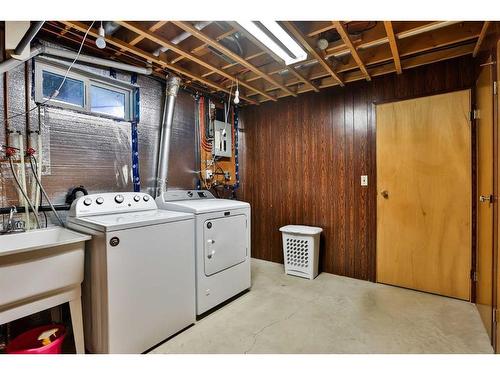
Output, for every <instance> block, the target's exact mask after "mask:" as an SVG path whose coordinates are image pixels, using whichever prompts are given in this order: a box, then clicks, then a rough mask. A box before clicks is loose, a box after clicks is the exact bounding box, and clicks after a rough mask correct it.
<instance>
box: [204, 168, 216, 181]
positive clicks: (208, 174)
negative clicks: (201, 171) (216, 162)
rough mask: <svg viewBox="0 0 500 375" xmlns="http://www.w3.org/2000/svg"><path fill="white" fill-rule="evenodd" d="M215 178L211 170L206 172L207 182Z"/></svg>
mask: <svg viewBox="0 0 500 375" xmlns="http://www.w3.org/2000/svg"><path fill="white" fill-rule="evenodd" d="M213 176H214V172H213V171H212V170H211V169H206V170H205V180H211V179H212V177H213Z"/></svg>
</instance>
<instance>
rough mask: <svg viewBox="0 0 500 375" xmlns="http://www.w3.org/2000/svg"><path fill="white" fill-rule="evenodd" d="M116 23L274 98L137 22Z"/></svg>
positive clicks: (270, 97)
mask: <svg viewBox="0 0 500 375" xmlns="http://www.w3.org/2000/svg"><path fill="white" fill-rule="evenodd" d="M116 23H117V24H119V25H120V26H122V27H125V28H127V29H128V30H130V31H133V32H134V33H136V34H139V35H142V36H143V37H144V38H146V39H149V40H151V41H152V42H155V43H157V44H159V45H160V46H162V47H166V48H168V49H170V50H172V51H174V52H175V53H177V54H179V55H181V56H184V57H185V58H186V59H188V60H190V61H193V62H194V63H196V64H198V65H201V66H203V67H204V68H206V69H209V70H212V71H213V72H215V73H217V74H219V75H221V76H223V77H224V78H227V79H229V80H231V81H233V82H237V81H238V82H239V84H240V85H241V86H244V87H246V88H247V89H250V90H252V91H255V92H256V93H259V94H260V95H264V96H265V97H266V98H267V99H270V100H276V99H274V97H273V96H271V95H269V94H268V93H266V92H265V91H263V90H261V89H259V88H257V87H255V86H252V85H250V84H248V83H247V82H246V81H245V80H239V79H238V78H237V77H235V76H233V75H231V74H229V73H227V72H225V71H223V70H221V69H220V68H218V67H216V66H214V65H212V64H210V63H208V62H207V61H205V60H204V59H202V58H199V57H197V56H195V55H193V54H191V53H190V52H188V51H186V50H185V49H184V48H182V47H180V46H178V45H177V44H174V43H172V42H171V41H169V40H168V39H165V38H163V37H161V36H159V35H157V34H155V33H153V32H151V31H149V30H147V29H145V28H143V27H141V26H138V25H137V24H132V23H131V22H128V21H116Z"/></svg>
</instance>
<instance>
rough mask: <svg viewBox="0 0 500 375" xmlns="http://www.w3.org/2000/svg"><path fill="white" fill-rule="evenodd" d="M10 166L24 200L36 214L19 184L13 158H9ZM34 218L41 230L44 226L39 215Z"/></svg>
mask: <svg viewBox="0 0 500 375" xmlns="http://www.w3.org/2000/svg"><path fill="white" fill-rule="evenodd" d="M9 165H10V170H11V171H12V176H13V177H14V181H15V182H16V185H17V187H18V188H19V191H20V192H21V194H22V195H23V197H24V199H25V200H26V202H27V203H28V205H29V207H30V208H31V210H32V211H33V213H34V214H35V212H36V211H35V208H34V207H33V203H31V201H30V199H29V198H28V195H27V194H26V192H25V191H24V190H23V188H22V187H21V183H20V182H19V180H18V178H17V175H16V172H15V171H14V164H12V157H11V156H9ZM28 215H29V213H28ZM34 216H35V220H36V225H37V226H38V228H41V227H42V226H41V225H40V219H39V218H38V215H36V214H35V215H34Z"/></svg>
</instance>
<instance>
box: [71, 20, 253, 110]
mask: <svg viewBox="0 0 500 375" xmlns="http://www.w3.org/2000/svg"><path fill="white" fill-rule="evenodd" d="M61 22H62V23H63V24H64V25H66V26H70V27H72V28H74V29H76V30H78V31H80V32H82V33H85V32H86V31H87V29H88V25H86V24H84V23H82V22H77V21H61ZM88 34H89V35H90V36H92V37H94V38H98V37H99V33H98V32H97V30H95V29H90V30H89V33H88ZM105 39H106V42H107V43H110V44H112V45H114V46H116V47H119V48H121V49H123V50H124V51H127V52H131V53H133V54H135V55H137V56H140V57H141V58H143V59H145V60H146V61H151V62H153V63H156V64H158V65H160V66H161V67H162V68H164V69H168V70H171V71H174V72H177V73H179V74H183V75H185V76H187V77H189V78H191V79H193V80H195V81H198V82H200V83H202V84H204V85H206V86H209V87H212V88H214V89H216V90H218V91H223V92H226V93H228V94H229V93H230V91H229V90H228V89H226V88H225V87H223V86H221V85H219V84H217V83H215V82H212V81H210V80H207V79H205V78H203V77H201V76H199V75H198V74H195V73H192V72H190V71H189V70H187V69H184V68H182V67H180V66H178V65H172V64H170V63H168V62H167V61H165V60H164V59H163V58H162V57H161V56H160V57H156V56H155V55H153V54H152V53H150V52H147V51H144V50H141V49H140V48H137V47H135V46H133V45H131V44H129V43H127V42H124V41H122V40H120V39H117V38H115V37H111V36H107V37H106V38H105ZM240 98H241V99H243V100H246V101H248V102H249V103H252V104H257V102H256V101H255V100H253V99H251V98H248V97H246V96H243V95H240Z"/></svg>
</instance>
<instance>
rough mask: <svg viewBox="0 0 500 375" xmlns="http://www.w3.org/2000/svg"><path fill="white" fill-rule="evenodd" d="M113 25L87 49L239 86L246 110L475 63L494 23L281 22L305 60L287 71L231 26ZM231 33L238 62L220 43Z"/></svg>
mask: <svg viewBox="0 0 500 375" xmlns="http://www.w3.org/2000/svg"><path fill="white" fill-rule="evenodd" d="M118 23H121V26H122V27H121V30H120V32H118V33H114V34H113V35H109V36H108V37H106V40H107V42H108V46H107V48H106V49H104V50H100V49H97V48H96V46H95V45H94V38H96V37H97V36H98V34H97V26H96V27H95V28H94V29H92V30H91V32H90V33H89V38H88V40H87V41H86V42H85V48H86V50H88V51H92V53H95V54H96V55H98V56H103V57H107V58H110V59H119V60H121V61H123V62H125V63H129V64H134V65H138V66H145V65H146V66H152V68H153V74H155V75H157V76H159V77H164V74H165V73H166V72H167V71H171V72H173V73H178V74H180V75H181V76H183V77H184V78H185V80H184V82H185V84H186V85H192V86H193V88H195V89H197V90H201V91H203V90H204V89H202V88H201V87H200V84H201V85H204V86H205V87H206V88H207V92H212V93H214V92H219V93H229V92H231V89H232V87H231V86H232V85H234V82H235V81H236V80H237V81H238V82H239V83H240V86H241V88H242V89H243V90H244V91H243V92H242V95H241V99H242V101H243V100H244V101H247V102H249V103H252V104H258V103H259V102H261V101H269V100H273V101H275V100H277V99H278V98H282V97H286V96H290V95H293V96H297V95H298V94H300V93H303V92H308V91H319V90H320V89H322V88H324V87H330V86H334V85H344V83H345V82H352V81H354V80H359V79H363V78H364V79H370V78H371V77H375V76H378V75H382V74H387V73H392V72H397V73H401V72H402V70H403V69H408V68H411V67H414V66H418V65H424V64H429V63H432V62H435V61H440V60H442V59H448V58H453V57H457V56H463V55H464V54H470V55H474V56H476V55H477V54H478V53H479V51H481V50H482V49H484V45H485V43H486V42H485V41H486V39H487V35H488V32H489V31H490V30H491V29H492V27H491V26H492V25H493V24H494V22H488V21H487V22H481V21H385V22H377V23H373V22H372V23H370V25H371V26H370V27H366V28H365V29H363V30H361V31H360V32H359V33H357V34H348V32H347V28H348V26H349V30H351V27H350V26H351V24H350V23H349V24H346V23H341V22H339V21H302V22H289V21H285V22H281V25H282V26H283V27H285V28H286V29H287V30H288V32H289V33H290V35H291V36H292V37H293V38H295V40H296V41H298V42H299V43H300V44H301V45H302V46H303V48H304V49H305V50H306V51H307V53H308V58H307V60H305V61H301V62H298V63H297V64H292V65H288V66H287V65H286V64H285V63H284V61H283V60H282V59H281V58H280V57H279V56H277V55H276V54H275V53H274V52H273V51H271V50H269V48H267V47H266V46H265V45H263V43H262V42H260V41H259V40H257V39H256V38H255V37H254V36H253V35H252V34H248V33H247V32H246V30H244V29H241V27H240V25H239V24H237V23H236V22H232V21H220V22H218V23H217V26H218V27H215V26H213V27H209V28H206V29H202V30H198V29H197V25H198V24H196V25H194V22H180V21H154V22H137V21H136V22H128V21H119V22H118ZM88 24H89V22H85V23H81V22H72V21H64V22H59V21H53V22H51V21H48V22H46V26H45V27H44V28H43V30H44V32H45V35H46V36H48V37H53V36H55V37H57V38H60V39H59V40H60V41H61V42H63V43H64V44H68V46H72V47H74V45H75V43H78V41H79V40H80V41H81V40H82V37H83V33H84V32H85V31H86V30H87V28H88ZM123 26H125V29H124V27H123ZM352 26H353V28H356V27H358V26H357V25H354V24H353V25H352ZM335 30H337V33H336V32H335ZM342 30H343V32H342ZM353 30H354V29H353ZM236 32H237V33H238V34H239V40H240V43H241V45H242V48H243V50H244V51H245V54H244V55H243V54H242V53H241V52H240V53H236V52H234V51H233V50H232V49H231V48H228V47H226V44H225V43H224V42H223V39H224V38H226V37H228V36H231V35H233V34H234V33H236ZM186 33H187V34H186ZM337 34H338V35H340V38H339V36H338V35H337ZM166 35H169V37H166ZM181 35H182V36H183V38H184V39H186V38H185V35H190V36H191V37H190V38H189V39H187V40H186V41H185V42H181V43H176V40H177V39H176V38H178V37H179V36H181ZM320 36H321V37H324V38H327V39H329V40H330V42H329V45H328V46H327V48H326V49H325V50H319V49H318V48H316V44H317V38H319V37H320ZM139 43H140V44H139ZM137 46H140V47H137ZM167 49H168V52H165V53H161V52H160V55H159V56H158V55H157V53H156V52H155V51H158V50H160V51H165V50H167ZM216 55H217V56H216ZM223 60H227V61H223ZM254 81H258V82H254ZM198 83H199V84H198ZM240 91H241V90H240Z"/></svg>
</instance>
